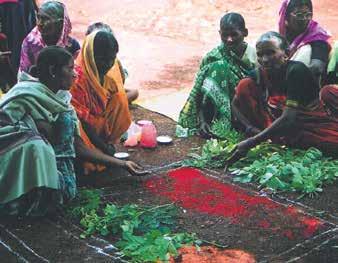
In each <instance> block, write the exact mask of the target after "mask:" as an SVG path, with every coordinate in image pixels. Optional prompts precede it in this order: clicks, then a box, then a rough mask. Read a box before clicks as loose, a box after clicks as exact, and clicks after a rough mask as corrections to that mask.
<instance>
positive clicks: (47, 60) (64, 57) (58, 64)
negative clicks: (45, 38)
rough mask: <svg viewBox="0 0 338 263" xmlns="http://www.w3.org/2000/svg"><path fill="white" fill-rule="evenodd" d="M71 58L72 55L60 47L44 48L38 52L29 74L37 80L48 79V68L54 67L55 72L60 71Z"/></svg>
mask: <svg viewBox="0 0 338 263" xmlns="http://www.w3.org/2000/svg"><path fill="white" fill-rule="evenodd" d="M72 58H73V56H72V54H70V53H69V52H68V51H67V50H66V49H64V48H62V47H59V46H48V47H45V48H43V49H42V50H41V51H40V53H39V55H38V59H37V62H36V65H35V66H33V67H31V69H30V74H31V75H32V76H34V77H37V78H39V79H40V78H43V79H46V78H50V77H51V76H50V72H49V69H50V66H53V67H55V69H56V70H61V68H62V67H63V66H65V65H67V64H68V63H69V61H70V59H72Z"/></svg>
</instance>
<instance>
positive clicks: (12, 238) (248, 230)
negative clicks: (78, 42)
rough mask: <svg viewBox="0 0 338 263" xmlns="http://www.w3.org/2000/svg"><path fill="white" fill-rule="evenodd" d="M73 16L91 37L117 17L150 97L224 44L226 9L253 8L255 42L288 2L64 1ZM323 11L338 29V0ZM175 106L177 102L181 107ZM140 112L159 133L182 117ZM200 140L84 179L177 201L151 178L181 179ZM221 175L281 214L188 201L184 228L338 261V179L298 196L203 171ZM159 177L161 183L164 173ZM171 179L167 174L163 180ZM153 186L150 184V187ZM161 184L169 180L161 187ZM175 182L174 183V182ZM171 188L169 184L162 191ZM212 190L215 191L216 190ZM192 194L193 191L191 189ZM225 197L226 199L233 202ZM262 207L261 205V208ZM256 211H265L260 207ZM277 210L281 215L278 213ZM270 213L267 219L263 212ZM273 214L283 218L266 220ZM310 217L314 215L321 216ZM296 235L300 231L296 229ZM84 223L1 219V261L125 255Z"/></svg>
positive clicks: (133, 197) (255, 249)
mask: <svg viewBox="0 0 338 263" xmlns="http://www.w3.org/2000/svg"><path fill="white" fill-rule="evenodd" d="M64 2H65V3H66V4H67V6H68V9H69V13H70V16H71V19H72V21H73V34H74V35H75V36H76V37H77V38H79V39H83V35H84V32H85V30H86V27H87V25H88V24H89V23H90V22H93V21H104V22H107V23H109V24H110V25H111V26H112V28H113V29H114V32H115V34H116V36H117V38H118V40H119V42H120V46H121V51H120V54H119V56H120V59H121V60H122V62H123V64H124V65H125V66H126V67H127V68H128V70H129V73H130V77H129V78H128V80H127V83H126V85H127V87H130V88H139V89H140V93H141V98H145V97H151V96H157V95H163V94H169V93H173V92H176V91H178V90H180V89H182V88H184V87H191V85H192V82H193V79H194V75H195V72H196V69H197V68H198V64H199V61H200V59H201V57H202V56H203V54H205V52H207V51H208V50H209V49H210V48H212V47H213V46H215V45H216V44H217V43H218V41H219V40H218V33H217V30H218V21H219V18H220V17H221V15H222V14H223V13H224V12H227V11H237V12H240V13H242V14H243V15H244V16H245V19H246V21H247V26H248V28H249V37H248V41H249V42H250V43H254V41H255V39H256V38H257V36H258V35H259V34H261V33H262V32H264V31H267V30H271V29H276V24H277V11H278V6H279V3H280V1H279V0H252V1H244V0H228V1H221V0H209V1H207V0H185V1H178V0H157V1H151V0H142V1H136V0H135V1H134V0H123V1H115V0H110V1H96V2H95V1H84V0H81V1H80V0H65V1H64ZM314 2H315V8H314V9H315V17H316V19H318V20H319V21H320V22H321V24H323V25H324V26H325V27H326V28H328V29H329V30H330V31H331V33H332V34H333V36H334V37H335V38H337V36H338V28H337V26H336V25H337V22H338V11H337V10H338V2H337V1H336V0H317V1H314ZM174 105H175V104H173V107H174ZM132 112H133V117H134V119H135V120H139V119H151V120H153V122H154V123H155V125H156V127H157V129H158V134H159V135H171V136H173V135H174V128H175V123H174V122H173V121H172V120H171V119H169V118H167V117H165V116H163V115H160V114H157V113H154V112H151V111H148V110H145V109H142V108H140V107H134V108H133V109H132ZM202 143H203V140H202V139H200V138H189V139H178V138H175V139H174V142H173V144H171V145H167V146H164V145H161V146H158V147H157V148H156V149H153V150H149V149H142V148H139V147H136V148H133V149H125V148H124V147H123V146H122V145H119V146H118V150H123V151H128V152H129V153H130V154H131V159H132V160H135V161H137V162H139V163H140V164H142V165H143V166H144V167H145V168H147V169H149V170H151V171H152V172H153V173H152V174H151V175H148V176H145V177H130V176H127V175H126V174H118V173H117V172H116V171H108V172H106V173H105V174H101V175H95V176H92V177H86V178H83V177H81V179H80V181H81V182H80V183H81V185H82V187H96V188H101V190H102V197H103V199H104V200H105V201H106V202H114V203H117V204H126V203H137V204H144V205H158V204H165V203H168V202H173V200H172V197H171V196H170V195H169V194H168V195H167V196H164V195H162V194H161V191H160V192H156V191H153V190H152V188H149V182H153V181H154V182H160V183H162V185H163V184H164V185H168V186H172V185H173V181H172V180H171V179H169V177H168V173H170V172H171V171H172V169H175V168H176V166H177V161H180V160H182V159H184V158H186V155H187V154H188V153H189V152H190V151H191V148H195V147H198V146H200V145H201V144H202ZM202 172H203V175H204V177H205V178H207V179H210V180H215V181H213V183H215V184H218V183H219V184H221V185H223V186H225V187H229V188H231V189H235V190H237V191H243V195H245V196H249V197H250V196H252V197H257V196H259V197H264V198H265V197H266V198H267V200H269V201H267V202H269V203H270V202H273V204H275V205H276V207H277V208H278V209H277V210H276V211H273V213H271V214H270V213H269V212H267V211H268V210H264V207H261V206H258V207H257V211H258V212H257V214H260V218H259V217H257V216H252V214H251V216H247V218H244V219H243V218H242V219H241V220H239V221H238V220H237V221H236V220H235V221H234V218H231V217H225V216H222V215H217V214H208V213H205V212H201V211H199V209H198V207H192V208H191V207H190V208H189V207H186V204H185V203H183V202H176V203H177V205H178V206H179V207H181V208H180V213H179V218H178V225H177V228H178V230H183V231H189V232H195V233H197V235H198V236H199V237H200V238H202V239H204V240H206V241H209V242H215V243H218V244H221V245H224V246H227V247H229V248H235V249H241V250H244V251H246V252H248V253H251V254H252V255H253V256H254V257H255V258H256V260H257V262H304V263H305V262H310V263H312V262H320V263H325V262H326V263H331V262H338V249H337V248H336V247H337V245H338V210H337V207H338V203H337V186H338V184H337V183H335V184H333V185H330V186H327V187H325V188H324V192H323V193H321V194H319V195H318V196H316V197H314V198H303V199H298V195H296V194H278V195H270V194H268V195H267V196H266V194H265V193H264V192H260V191H259V190H258V189H257V186H256V185H244V184H241V185H233V184H232V182H231V178H230V177H228V176H225V175H224V174H223V173H222V171H209V170H207V171H202ZM158 180H159V181H158ZM163 180H164V181H163ZM147 185H148V187H147ZM159 189H160V188H159ZM169 190H170V189H169ZM163 191H164V190H163ZM213 193H214V191H213V188H211V189H210V194H213ZM183 194H184V193H183ZM227 203H228V200H227V198H224V204H227ZM287 208H292V209H291V211H296V212H295V217H296V216H298V217H299V218H303V219H304V218H305V219H309V220H310V221H311V220H312V221H315V222H319V223H320V227H318V228H316V229H315V230H314V232H311V233H310V234H309V235H307V236H304V235H302V229H303V228H302V227H303V226H301V225H299V224H295V223H294V222H295V221H292V219H290V217H288V216H284V214H283V212H282V211H285V209H287ZM259 212H261V213H259ZM257 214H256V215H257ZM271 215H273V216H271ZM262 217H263V218H262ZM264 217H266V218H268V219H269V220H273V221H274V222H269V224H268V223H266V222H265V221H264ZM312 221H311V222H312ZM295 233H296V234H295ZM80 234H81V229H80V228H79V224H78V222H73V221H71V220H69V219H68V218H67V217H65V216H63V215H60V216H57V217H53V218H44V219H38V220H12V219H6V218H1V219H0V261H1V262H6V263H7V262H48V261H49V262H123V261H124V259H121V258H119V254H117V251H116V249H114V246H113V243H114V241H115V240H114V239H113V238H102V237H98V236H94V237H91V238H87V239H84V240H82V239H80Z"/></svg>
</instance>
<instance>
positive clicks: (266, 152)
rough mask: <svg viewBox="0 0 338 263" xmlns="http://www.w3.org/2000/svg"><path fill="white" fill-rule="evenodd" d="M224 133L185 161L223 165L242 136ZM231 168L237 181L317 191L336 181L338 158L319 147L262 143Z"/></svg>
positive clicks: (232, 132)
mask: <svg viewBox="0 0 338 263" xmlns="http://www.w3.org/2000/svg"><path fill="white" fill-rule="evenodd" d="M219 129H222V127H219ZM218 133H220V130H219V131H218ZM222 136H223V138H225V139H221V140H220V139H218V140H217V139H211V140H208V141H207V142H206V143H205V144H204V145H203V146H202V149H201V153H200V154H196V153H191V154H189V156H190V157H191V159H188V160H185V161H184V162H183V165H184V166H192V167H197V168H223V167H224V166H225V164H226V160H227V159H228V158H229V157H230V156H231V152H232V151H233V149H234V148H235V147H236V144H237V143H238V142H240V141H241V140H242V136H241V135H240V134H239V133H238V132H236V131H233V130H231V131H224V132H223V134H222ZM229 170H230V171H231V173H232V174H233V175H235V178H234V180H235V181H237V182H242V183H249V182H255V183H258V184H259V186H260V187H267V188H271V189H272V190H275V191H299V192H301V193H303V194H309V195H313V194H315V193H318V192H321V191H322V186H323V184H329V183H332V182H333V181H334V180H335V179H336V178H337V177H338V160H333V159H332V158H327V157H324V156H323V154H322V152H321V151H320V150H318V149H315V148H310V149H308V150H306V151H305V150H297V149H289V148H287V147H285V146H281V145H274V144H271V143H262V144H260V145H258V146H256V147H255V148H253V149H251V150H250V151H249V152H248V154H247V156H246V157H245V158H242V159H241V160H240V161H238V162H237V163H235V164H233V165H232V166H231V167H230V169H229Z"/></svg>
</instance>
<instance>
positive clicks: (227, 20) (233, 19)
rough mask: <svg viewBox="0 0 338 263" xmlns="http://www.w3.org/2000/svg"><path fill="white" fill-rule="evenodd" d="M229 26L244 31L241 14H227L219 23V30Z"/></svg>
mask: <svg viewBox="0 0 338 263" xmlns="http://www.w3.org/2000/svg"><path fill="white" fill-rule="evenodd" d="M229 25H233V26H236V27H238V29H240V30H245V21H244V18H243V16H242V15H241V14H238V13H227V14H225V15H224V16H223V17H222V18H221V21H220V28H221V29H223V28H225V27H227V26H229Z"/></svg>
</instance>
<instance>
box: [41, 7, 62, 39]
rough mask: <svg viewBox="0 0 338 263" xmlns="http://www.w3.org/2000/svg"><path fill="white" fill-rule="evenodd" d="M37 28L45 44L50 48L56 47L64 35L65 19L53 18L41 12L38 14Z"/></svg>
mask: <svg viewBox="0 0 338 263" xmlns="http://www.w3.org/2000/svg"><path fill="white" fill-rule="evenodd" d="M37 26H38V29H39V31H40V33H41V36H42V38H43V40H44V41H45V43H46V44H47V45H48V46H50V45H56V43H57V42H58V40H59V38H60V36H61V33H62V29H63V19H54V18H51V17H50V16H48V15H47V14H45V13H44V12H43V11H42V10H40V11H39V13H38V14H37Z"/></svg>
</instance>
